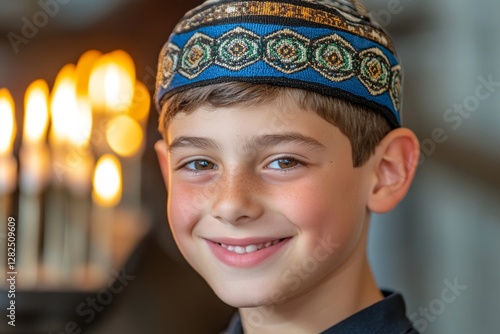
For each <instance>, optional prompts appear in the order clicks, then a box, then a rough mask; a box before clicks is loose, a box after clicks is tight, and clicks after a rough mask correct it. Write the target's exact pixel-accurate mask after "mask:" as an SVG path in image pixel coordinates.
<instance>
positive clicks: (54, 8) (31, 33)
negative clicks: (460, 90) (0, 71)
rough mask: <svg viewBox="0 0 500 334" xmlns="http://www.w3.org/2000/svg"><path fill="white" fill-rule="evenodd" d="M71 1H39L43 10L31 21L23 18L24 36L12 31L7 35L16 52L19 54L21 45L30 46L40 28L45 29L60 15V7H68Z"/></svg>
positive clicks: (22, 31)
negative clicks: (52, 19) (50, 21)
mask: <svg viewBox="0 0 500 334" xmlns="http://www.w3.org/2000/svg"><path fill="white" fill-rule="evenodd" d="M70 1H71V0H39V1H38V6H40V8H41V9H40V10H39V11H37V12H36V13H34V14H33V16H32V17H31V19H29V18H28V17H26V16H23V17H22V18H21V22H22V27H21V35H22V36H21V35H19V34H16V33H15V32H12V31H11V32H9V33H8V34H7V38H8V39H9V42H10V45H11V46H12V49H13V50H14V52H15V53H16V54H18V53H19V46H20V45H21V44H28V43H29V42H30V41H31V40H32V39H33V38H35V37H36V35H38V32H39V31H40V28H43V27H45V26H46V25H47V24H48V23H49V20H50V18H53V17H54V16H56V15H57V14H58V13H59V10H60V5H66V4H68V3H69V2H70Z"/></svg>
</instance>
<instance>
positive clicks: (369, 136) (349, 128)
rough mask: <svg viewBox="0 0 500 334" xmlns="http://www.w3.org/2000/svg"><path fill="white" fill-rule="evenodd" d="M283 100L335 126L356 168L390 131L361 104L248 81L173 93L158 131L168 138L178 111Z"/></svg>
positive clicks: (164, 108)
mask: <svg viewBox="0 0 500 334" xmlns="http://www.w3.org/2000/svg"><path fill="white" fill-rule="evenodd" d="M283 98H286V99H287V100H290V99H293V100H294V101H295V103H297V105H298V106H299V107H300V108H302V109H304V110H309V111H313V112H315V113H317V114H318V115H319V116H320V117H322V118H323V119H324V120H326V121H327V122H329V123H331V124H333V125H334V126H336V127H337V128H338V129H339V130H340V131H341V132H342V133H343V134H344V135H345V136H346V137H347V138H348V139H349V141H350V143H351V148H352V160H353V165H354V167H359V166H362V165H363V164H364V163H365V162H366V161H367V160H368V159H369V158H370V156H371V155H372V154H373V153H374V152H375V148H376V147H377V145H378V143H379V142H380V141H381V140H382V138H384V137H385V135H386V134H387V133H389V132H390V131H391V127H390V125H389V123H388V122H387V121H386V120H385V118H384V117H383V116H382V115H380V114H379V113H376V112H374V111H372V110H370V109H368V108H367V107H364V106H361V105H359V104H354V103H351V102H349V101H346V100H344V99H340V98H335V97H329V96H324V95H321V94H318V93H314V92H311V91H306V90H302V89H296V88H289V87H280V86H273V85H266V84H251V83H245V82H226V83H219V84H214V85H208V86H204V87H195V88H190V89H188V90H185V91H181V92H179V93H176V94H174V95H173V96H171V97H170V98H168V99H166V100H164V101H162V112H161V115H160V120H159V122H160V124H159V130H160V132H161V133H162V134H163V135H165V134H166V129H167V128H168V124H169V122H170V120H171V119H172V117H174V116H175V115H176V114H177V113H179V112H184V113H187V114H189V113H191V112H193V111H194V110H195V109H197V108H199V107H201V106H209V107H212V108H222V107H230V106H234V105H244V106H248V105H258V104H263V103H268V102H272V101H276V100H279V99H283Z"/></svg>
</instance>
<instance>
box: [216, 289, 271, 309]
mask: <svg viewBox="0 0 500 334" xmlns="http://www.w3.org/2000/svg"><path fill="white" fill-rule="evenodd" d="M212 289H213V291H214V293H215V294H216V295H217V297H219V299H220V300H222V301H223V302H224V303H226V304H228V305H230V306H233V307H236V308H251V307H257V306H263V305H269V304H272V297H271V293H270V292H268V291H264V290H263V289H261V288H258V287H245V286H243V285H240V286H239V287H236V286H235V287H228V286H227V285H226V286H215V287H214V286H212Z"/></svg>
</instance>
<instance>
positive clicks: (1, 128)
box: [0, 88, 17, 285]
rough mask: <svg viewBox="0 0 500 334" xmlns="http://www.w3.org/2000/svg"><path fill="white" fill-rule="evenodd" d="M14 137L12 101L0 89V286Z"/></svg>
mask: <svg viewBox="0 0 500 334" xmlns="http://www.w3.org/2000/svg"><path fill="white" fill-rule="evenodd" d="M15 136H16V119H15V113H14V100H13V99H12V95H11V94H10V92H9V91H8V90H7V89H6V88H2V89H0V220H1V221H0V226H2V230H0V245H1V246H0V281H1V282H2V283H0V285H3V284H4V282H5V273H6V272H7V270H6V269H7V267H6V265H7V253H6V252H7V248H6V242H5V241H6V235H7V219H8V217H9V215H10V202H11V197H10V196H11V195H12V193H13V192H14V190H15V188H16V180H17V161H16V159H15V158H14V156H13V155H12V151H13V146H14V145H13V143H14V138H15Z"/></svg>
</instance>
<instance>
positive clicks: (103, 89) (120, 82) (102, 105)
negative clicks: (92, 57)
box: [88, 50, 136, 112]
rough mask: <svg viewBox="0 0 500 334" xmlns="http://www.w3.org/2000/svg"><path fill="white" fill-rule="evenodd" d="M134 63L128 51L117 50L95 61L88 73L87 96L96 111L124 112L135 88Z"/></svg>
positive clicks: (130, 102) (129, 103) (127, 108)
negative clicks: (90, 71)
mask: <svg viewBox="0 0 500 334" xmlns="http://www.w3.org/2000/svg"><path fill="white" fill-rule="evenodd" d="M135 81H136V80H135V65H134V61H133V60H132V58H131V57H130V55H129V54H128V53H126V52H125V51H122V50H117V51H114V52H111V53H108V54H105V55H104V56H102V57H101V58H99V59H98V60H97V62H95V64H94V67H93V68H92V73H91V74H90V80H89V87H88V90H89V96H90V99H91V102H92V105H93V107H94V108H95V110H97V111H101V112H102V111H104V112H126V111H127V110H129V109H130V107H131V105H132V101H133V98H134V90H135Z"/></svg>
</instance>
